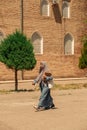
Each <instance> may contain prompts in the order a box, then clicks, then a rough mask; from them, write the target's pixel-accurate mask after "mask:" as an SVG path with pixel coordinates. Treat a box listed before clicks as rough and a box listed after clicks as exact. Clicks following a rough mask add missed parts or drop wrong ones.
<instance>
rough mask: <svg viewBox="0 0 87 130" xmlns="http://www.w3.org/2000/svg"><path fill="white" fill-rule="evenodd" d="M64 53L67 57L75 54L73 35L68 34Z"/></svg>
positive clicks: (65, 39)
mask: <svg viewBox="0 0 87 130" xmlns="http://www.w3.org/2000/svg"><path fill="white" fill-rule="evenodd" d="M64 53H65V55H73V54H74V39H73V37H72V35H71V34H69V33H68V34H66V36H65V38H64Z"/></svg>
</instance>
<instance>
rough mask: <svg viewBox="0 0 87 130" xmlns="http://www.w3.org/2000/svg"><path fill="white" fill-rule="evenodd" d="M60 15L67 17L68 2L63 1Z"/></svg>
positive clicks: (68, 12) (68, 13) (68, 11)
mask: <svg viewBox="0 0 87 130" xmlns="http://www.w3.org/2000/svg"><path fill="white" fill-rule="evenodd" d="M62 15H63V18H69V17H70V7H69V2H67V1H64V2H63V6H62Z"/></svg>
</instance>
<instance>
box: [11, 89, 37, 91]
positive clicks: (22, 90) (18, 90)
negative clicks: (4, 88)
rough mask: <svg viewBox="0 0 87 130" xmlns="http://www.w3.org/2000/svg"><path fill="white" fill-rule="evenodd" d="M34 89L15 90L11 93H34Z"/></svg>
mask: <svg viewBox="0 0 87 130" xmlns="http://www.w3.org/2000/svg"><path fill="white" fill-rule="evenodd" d="M34 91H35V90H34V89H19V90H17V91H15V90H10V92H34Z"/></svg>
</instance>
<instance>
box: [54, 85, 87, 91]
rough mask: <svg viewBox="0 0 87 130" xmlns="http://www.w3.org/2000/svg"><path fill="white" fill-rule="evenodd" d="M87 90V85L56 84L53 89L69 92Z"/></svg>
mask: <svg viewBox="0 0 87 130" xmlns="http://www.w3.org/2000/svg"><path fill="white" fill-rule="evenodd" d="M82 88H87V84H55V85H54V87H53V88H52V89H54V90H55V89H59V90H68V89H82Z"/></svg>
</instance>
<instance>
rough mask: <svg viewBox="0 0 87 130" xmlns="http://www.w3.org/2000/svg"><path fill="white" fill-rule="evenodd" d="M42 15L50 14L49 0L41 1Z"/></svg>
mask: <svg viewBox="0 0 87 130" xmlns="http://www.w3.org/2000/svg"><path fill="white" fill-rule="evenodd" d="M41 15H42V16H49V15H50V6H49V2H48V0H42V1H41Z"/></svg>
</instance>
